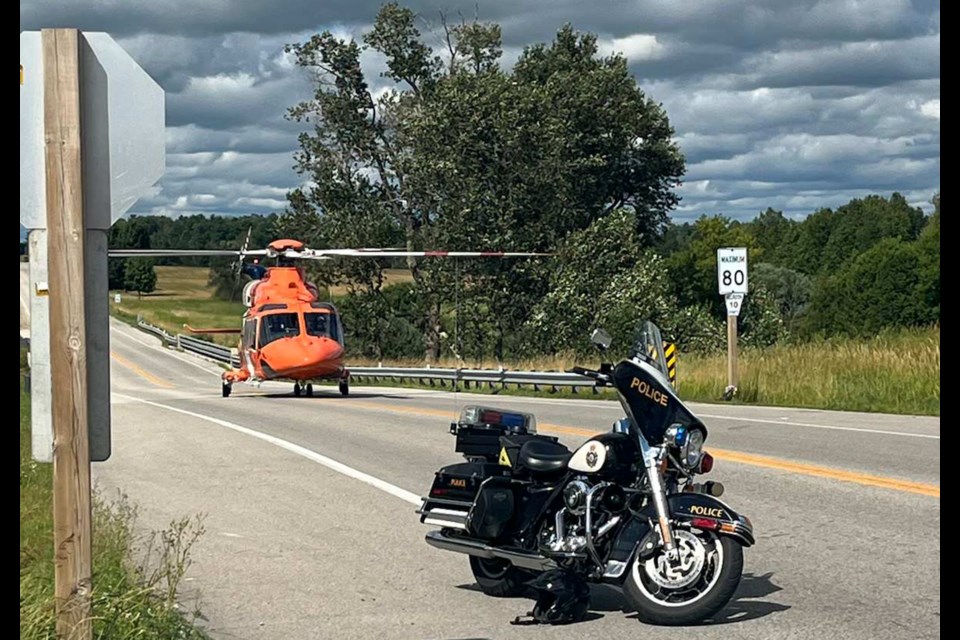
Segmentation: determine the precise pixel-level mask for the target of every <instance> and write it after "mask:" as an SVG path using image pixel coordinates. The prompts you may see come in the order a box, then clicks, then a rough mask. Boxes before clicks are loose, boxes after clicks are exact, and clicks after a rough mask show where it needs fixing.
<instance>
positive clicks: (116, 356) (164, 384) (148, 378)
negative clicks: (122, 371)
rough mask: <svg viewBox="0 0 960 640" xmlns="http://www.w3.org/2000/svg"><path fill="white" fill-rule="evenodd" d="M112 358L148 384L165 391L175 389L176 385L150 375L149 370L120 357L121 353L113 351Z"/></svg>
mask: <svg viewBox="0 0 960 640" xmlns="http://www.w3.org/2000/svg"><path fill="white" fill-rule="evenodd" d="M110 358H111V359H112V360H113V361H114V362H116V363H117V364H119V365H120V366H122V367H124V368H126V369H129V370H130V371H132V372H133V373H135V374H137V375H138V376H140V377H141V378H143V379H144V380H146V381H147V382H149V383H151V384H153V385H155V386H157V387H161V388H163V389H173V388H175V387H174V385H172V384H170V383H169V382H167V381H166V380H164V379H163V378H158V377H157V376H155V375H153V374H152V373H150V372H149V371H147V370H146V369H144V368H143V367H140V366H138V365H136V364H134V363H133V362H130V361H129V360H127V359H126V358H124V357H123V356H121V355H120V354H119V353H117V352H116V351H111V352H110Z"/></svg>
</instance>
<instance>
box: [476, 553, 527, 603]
mask: <svg viewBox="0 0 960 640" xmlns="http://www.w3.org/2000/svg"><path fill="white" fill-rule="evenodd" d="M470 569H471V571H473V578H474V579H475V580H476V581H477V585H479V587H480V590H481V591H483V592H484V593H485V594H487V595H488V596H493V597H494V598H516V597H518V596H522V595H523V594H524V593H526V590H527V584H526V583H527V582H528V581H529V580H530V579H532V578H533V574H532V573H529V572H527V571H524V570H523V569H518V568H517V567H515V566H513V565H512V564H510V563H509V562H507V561H506V560H496V559H494V560H491V559H487V558H478V557H476V556H470Z"/></svg>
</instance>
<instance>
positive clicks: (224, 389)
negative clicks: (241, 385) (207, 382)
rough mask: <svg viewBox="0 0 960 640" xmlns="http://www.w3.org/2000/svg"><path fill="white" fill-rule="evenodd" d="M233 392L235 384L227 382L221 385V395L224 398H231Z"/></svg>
mask: <svg viewBox="0 0 960 640" xmlns="http://www.w3.org/2000/svg"><path fill="white" fill-rule="evenodd" d="M231 391H233V383H232V382H227V381H226V380H224V381H223V383H222V384H221V385H220V393H221V395H223V397H224V398H229V397H230V392H231Z"/></svg>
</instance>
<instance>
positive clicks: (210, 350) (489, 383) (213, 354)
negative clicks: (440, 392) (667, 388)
mask: <svg viewBox="0 0 960 640" xmlns="http://www.w3.org/2000/svg"><path fill="white" fill-rule="evenodd" d="M137 326H138V327H139V328H140V329H141V330H143V331H146V332H147V333H151V334H153V335H155V336H157V337H158V338H160V339H161V340H162V341H163V343H164V344H165V345H167V346H169V347H174V348H176V349H179V350H181V351H187V352H190V353H194V354H196V355H199V356H201V357H204V358H207V359H208V360H213V361H215V362H220V363H223V364H229V365H231V366H234V367H238V366H240V357H239V356H238V355H237V354H236V353H234V350H233V349H230V348H229V347H224V346H221V345H219V344H214V343H212V342H208V341H206V340H200V339H198V338H193V337H191V336H186V335H183V334H177V335H171V334H169V333H167V332H166V331H164V330H163V329H161V328H160V327H155V326H153V325H151V324H149V323H147V322H144V320H143V318H142V317H138V318H137ZM347 368H348V369H349V370H350V377H351V378H353V379H356V380H370V381H372V382H374V383H376V382H379V381H380V380H393V381H397V382H407V381H410V382H417V383H419V384H423V385H428V386H431V387H436V386H439V387H441V388H445V387H448V386H449V387H451V388H457V387H461V386H462V387H463V388H465V389H469V388H471V386H473V387H474V388H477V389H479V388H484V387H486V388H487V389H491V390H493V391H494V392H495V391H497V390H498V389H505V388H507V387H508V386H509V385H514V386H516V387H533V388H534V389H535V390H538V391H539V390H542V389H546V390H548V391H556V390H557V389H559V388H560V387H566V388H569V389H571V390H572V391H573V392H574V393H576V392H577V390H578V389H592V390H593V393H597V388H596V386H595V385H594V380H593V379H592V378H588V377H586V376H581V375H579V374H576V373H566V372H563V371H511V370H509V369H457V368H442V367H351V366H348V367H347Z"/></svg>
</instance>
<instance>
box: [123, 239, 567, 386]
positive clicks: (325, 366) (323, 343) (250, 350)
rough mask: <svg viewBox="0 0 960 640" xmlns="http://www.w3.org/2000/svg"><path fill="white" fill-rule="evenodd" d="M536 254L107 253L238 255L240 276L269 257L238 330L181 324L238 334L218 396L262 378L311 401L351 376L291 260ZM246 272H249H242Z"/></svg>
mask: <svg viewBox="0 0 960 640" xmlns="http://www.w3.org/2000/svg"><path fill="white" fill-rule="evenodd" d="M544 255H549V254H542V253H516V252H486V251H406V250H400V249H308V248H306V247H305V246H304V244H303V243H302V242H300V241H299V240H291V239H283V240H275V241H273V242H271V243H270V244H269V245H267V248H266V249H259V250H257V249H255V250H249V251H248V250H247V249H246V248H244V249H241V250H239V251H230V250H223V251H221V250H189V249H188V250H179V249H111V250H110V251H109V256H110V257H112V258H122V257H134V256H137V257H193V256H211V257H214V256H236V257H238V263H237V264H238V275H239V273H240V271H241V270H242V269H243V259H244V258H245V257H247V256H265V257H267V258H275V259H276V266H270V267H266V268H264V267H261V266H260V265H259V262H257V263H256V270H255V271H253V273H252V275H253V278H254V279H252V280H251V281H250V282H248V283H247V284H246V285H245V286H244V288H243V301H244V304H245V305H246V307H247V311H246V313H244V315H243V321H242V323H241V326H240V328H200V329H195V328H193V327H191V326H189V325H184V326H185V327H186V328H187V329H188V330H189V331H190V332H191V333H200V334H225V333H236V334H239V335H240V342H239V345H238V350H239V353H240V366H239V367H237V368H236V369H231V370H229V371H225V372H224V373H223V375H222V377H221V380H222V383H221V388H222V393H223V397H225V398H226V397H228V396H229V395H230V393H231V391H232V390H233V385H234V383H236V382H250V383H254V384H258V385H259V383H260V382H263V381H265V380H292V381H293V394H294V395H295V396H298V397H299V396H301V395H306V396H312V395H313V384H312V383H313V381H316V380H336V381H337V382H338V385H339V390H340V393H341V394H342V395H344V396H346V395H348V394H349V393H350V371H349V369H348V368H347V367H346V366H345V365H344V362H343V356H344V345H343V324H342V322H341V321H340V314H339V313H338V312H337V309H336V307H334V305H333V304H331V303H329V302H323V301H321V300H320V299H319V291H318V289H317V287H316V285H314V284H313V283H311V282H308V281H307V280H306V278H305V276H304V272H303V269H302V268H301V267H299V266H296V264H295V261H296V260H301V259H305V260H330V259H333V258H338V257H362V258H406V257H420V258H432V257H451V258H487V257H490V258H512V257H531V256H544ZM248 273H249V271H248Z"/></svg>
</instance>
